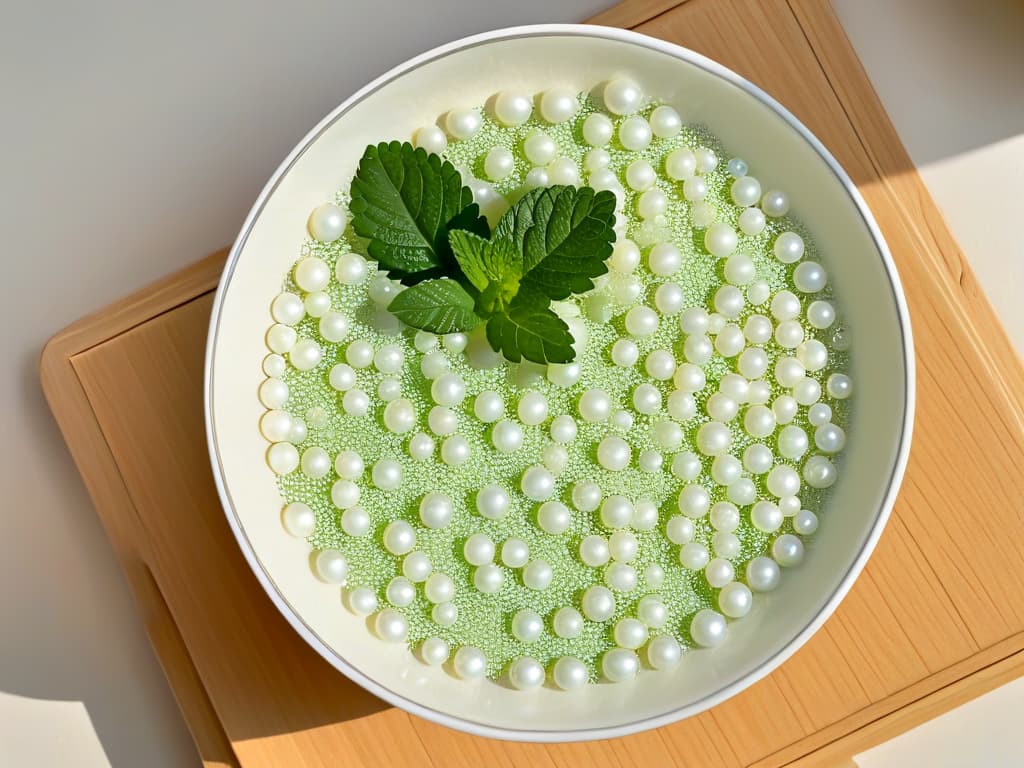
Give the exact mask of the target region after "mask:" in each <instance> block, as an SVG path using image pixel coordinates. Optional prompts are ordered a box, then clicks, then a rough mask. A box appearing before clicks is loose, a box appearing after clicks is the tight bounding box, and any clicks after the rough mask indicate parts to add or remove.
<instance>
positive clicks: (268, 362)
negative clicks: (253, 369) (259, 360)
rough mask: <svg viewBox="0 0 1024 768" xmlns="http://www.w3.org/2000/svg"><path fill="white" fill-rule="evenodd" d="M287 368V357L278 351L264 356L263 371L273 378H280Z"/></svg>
mask: <svg viewBox="0 0 1024 768" xmlns="http://www.w3.org/2000/svg"><path fill="white" fill-rule="evenodd" d="M286 370H287V367H286V364H285V359H284V357H282V356H281V355H279V354H277V353H276V352H271V353H270V354H269V355H267V356H266V357H264V358H263V372H264V373H265V374H267V376H269V377H270V378H272V379H280V378H281V377H282V376H284V374H285V371H286Z"/></svg>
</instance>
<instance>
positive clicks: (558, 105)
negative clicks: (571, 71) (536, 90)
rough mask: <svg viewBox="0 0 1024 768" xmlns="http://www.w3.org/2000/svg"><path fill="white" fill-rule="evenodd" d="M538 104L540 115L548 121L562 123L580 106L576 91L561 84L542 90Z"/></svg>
mask: <svg viewBox="0 0 1024 768" xmlns="http://www.w3.org/2000/svg"><path fill="white" fill-rule="evenodd" d="M538 106H539V110H540V116H541V117H543V118H544V119H545V120H546V121H547V122H549V123H564V122H565V121H566V120H568V119H569V118H571V117H572V116H573V115H575V114H576V112H577V111H579V108H580V104H579V100H578V98H577V95H576V92H575V91H574V90H573V89H571V88H566V87H561V86H559V87H555V88H549V89H548V90H546V91H544V93H543V94H541V97H540V104H539V105H538Z"/></svg>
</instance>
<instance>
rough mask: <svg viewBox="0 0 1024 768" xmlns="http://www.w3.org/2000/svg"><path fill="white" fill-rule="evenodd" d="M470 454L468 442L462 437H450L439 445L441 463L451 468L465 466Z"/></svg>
mask: <svg viewBox="0 0 1024 768" xmlns="http://www.w3.org/2000/svg"><path fill="white" fill-rule="evenodd" d="M471 452H472V451H471V449H470V446H469V441H468V440H466V438H464V437H463V436H462V435H452V436H451V437H448V438H446V439H445V441H444V442H443V443H441V461H443V462H444V463H445V464H447V465H448V466H451V467H457V466H460V465H461V464H465V463H466V462H467V461H468V460H469V457H470V453H471Z"/></svg>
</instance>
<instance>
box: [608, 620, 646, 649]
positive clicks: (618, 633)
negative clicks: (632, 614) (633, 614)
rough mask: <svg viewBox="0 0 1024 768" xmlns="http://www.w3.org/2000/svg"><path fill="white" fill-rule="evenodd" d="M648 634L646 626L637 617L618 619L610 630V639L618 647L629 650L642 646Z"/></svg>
mask: <svg viewBox="0 0 1024 768" xmlns="http://www.w3.org/2000/svg"><path fill="white" fill-rule="evenodd" d="M649 636H650V634H649V633H648V631H647V627H646V626H645V625H644V624H643V623H642V622H641V621H640V620H639V619H634V618H625V619H619V621H618V623H617V624H616V625H615V628H614V629H613V630H612V639H613V640H614V641H615V642H616V643H617V644H618V645H619V647H621V648H629V649H630V650H635V649H637V648H639V647H640V646H642V645H643V644H644V643H646V642H647V639H648V637H649Z"/></svg>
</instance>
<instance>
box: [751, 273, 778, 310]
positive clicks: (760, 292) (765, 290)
mask: <svg viewBox="0 0 1024 768" xmlns="http://www.w3.org/2000/svg"><path fill="white" fill-rule="evenodd" d="M771 294H772V289H771V286H769V285H768V281H767V280H755V281H754V282H752V283H751V284H750V285H748V286H747V303H748V304H750V305H751V306H753V307H760V306H761V305H762V304H764V303H765V302H766V301H768V298H769V297H770V296H771Z"/></svg>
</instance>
